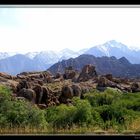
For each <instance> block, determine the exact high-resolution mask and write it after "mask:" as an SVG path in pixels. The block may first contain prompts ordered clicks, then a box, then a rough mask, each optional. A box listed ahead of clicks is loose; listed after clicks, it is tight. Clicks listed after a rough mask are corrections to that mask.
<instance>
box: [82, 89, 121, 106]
mask: <svg viewBox="0 0 140 140" xmlns="http://www.w3.org/2000/svg"><path fill="white" fill-rule="evenodd" d="M121 96H122V94H121V92H120V91H118V90H116V89H112V88H107V89H106V90H105V91H104V92H102V93H98V92H97V93H96V92H93V93H87V94H85V99H87V100H88V101H89V102H90V104H91V105H92V106H93V107H96V106H102V105H111V104H112V103H113V102H116V101H117V100H119V99H120V98H121Z"/></svg>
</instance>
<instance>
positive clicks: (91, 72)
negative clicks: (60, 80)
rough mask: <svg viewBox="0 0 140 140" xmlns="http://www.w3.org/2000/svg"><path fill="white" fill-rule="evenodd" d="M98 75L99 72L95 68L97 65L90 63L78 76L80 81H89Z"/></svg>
mask: <svg viewBox="0 0 140 140" xmlns="http://www.w3.org/2000/svg"><path fill="white" fill-rule="evenodd" d="M96 76H97V72H96V70H95V66H93V65H91V64H89V65H85V66H84V67H83V69H82V72H81V73H80V75H79V77H78V79H77V80H78V82H81V81H83V82H84V81H88V80H89V79H92V78H93V77H96Z"/></svg>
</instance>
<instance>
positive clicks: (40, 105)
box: [37, 104, 47, 109]
mask: <svg viewBox="0 0 140 140" xmlns="http://www.w3.org/2000/svg"><path fill="white" fill-rule="evenodd" d="M37 106H38V107H39V108H40V109H46V108H47V106H46V104H37Z"/></svg>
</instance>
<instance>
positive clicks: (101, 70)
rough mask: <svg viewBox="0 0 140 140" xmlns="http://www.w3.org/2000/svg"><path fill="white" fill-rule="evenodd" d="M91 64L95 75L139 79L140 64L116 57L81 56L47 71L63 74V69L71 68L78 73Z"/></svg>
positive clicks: (57, 64) (55, 65)
mask: <svg viewBox="0 0 140 140" xmlns="http://www.w3.org/2000/svg"><path fill="white" fill-rule="evenodd" d="M86 64H93V65H94V66H96V70H97V74H112V75H113V76H116V77H129V78H130V77H131V78H135V77H140V64H131V63H130V62H129V61H128V60H127V59H126V58H125V57H122V58H120V59H117V58H116V57H114V56H112V57H107V56H102V57H95V56H93V55H88V54H83V55H80V56H79V57H76V58H70V59H68V60H63V61H61V62H58V63H56V64H54V65H52V66H51V67H50V68H49V69H48V70H49V71H50V72H51V73H53V74H55V73H57V72H61V73H64V71H65V68H66V67H68V66H72V67H73V68H74V69H75V70H78V71H80V70H81V69H82V68H83V66H84V65H86Z"/></svg>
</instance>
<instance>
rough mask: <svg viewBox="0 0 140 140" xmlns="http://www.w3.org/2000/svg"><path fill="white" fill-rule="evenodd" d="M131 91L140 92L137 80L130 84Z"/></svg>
mask: <svg viewBox="0 0 140 140" xmlns="http://www.w3.org/2000/svg"><path fill="white" fill-rule="evenodd" d="M131 89H132V92H140V85H139V83H137V82H134V83H132V85H131Z"/></svg>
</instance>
